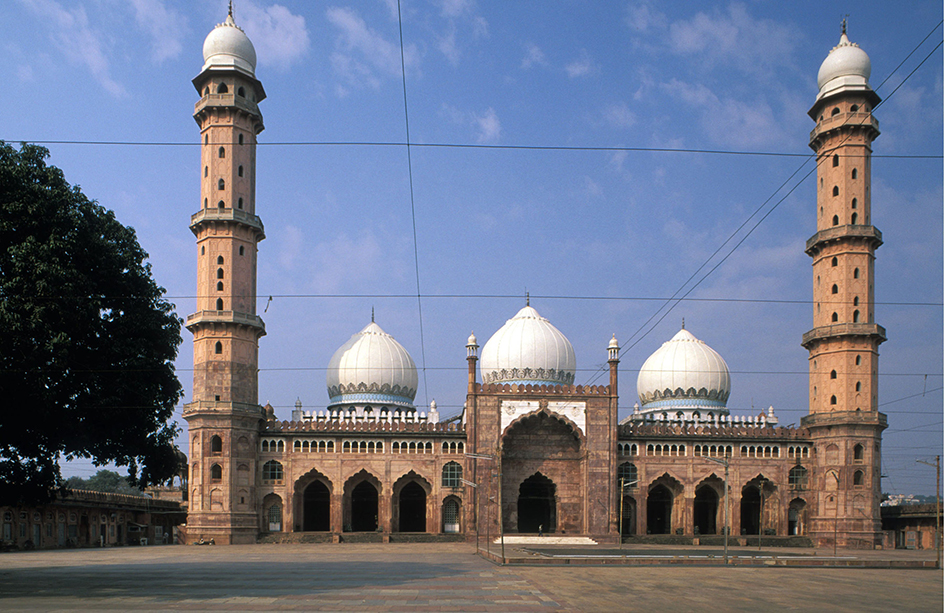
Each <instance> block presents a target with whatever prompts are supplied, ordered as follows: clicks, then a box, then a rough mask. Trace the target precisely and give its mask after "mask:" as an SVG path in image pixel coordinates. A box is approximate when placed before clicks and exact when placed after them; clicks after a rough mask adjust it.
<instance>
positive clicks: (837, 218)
mask: <svg viewBox="0 0 944 613" xmlns="http://www.w3.org/2000/svg"><path fill="white" fill-rule="evenodd" d="M220 182H221V183H222V182H223V179H220ZM220 189H223V188H222V187H221V188H220ZM833 225H834V226H838V225H839V215H833Z"/></svg>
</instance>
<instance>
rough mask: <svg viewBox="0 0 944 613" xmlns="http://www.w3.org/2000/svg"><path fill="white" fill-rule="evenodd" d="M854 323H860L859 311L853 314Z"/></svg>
mask: <svg viewBox="0 0 944 613" xmlns="http://www.w3.org/2000/svg"><path fill="white" fill-rule="evenodd" d="M852 322H853V323H859V311H853V312H852Z"/></svg>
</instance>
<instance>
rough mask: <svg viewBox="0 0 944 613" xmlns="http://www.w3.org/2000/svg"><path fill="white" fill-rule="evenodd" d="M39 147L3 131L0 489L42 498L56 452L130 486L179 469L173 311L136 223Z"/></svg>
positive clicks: (8, 494) (56, 477)
mask: <svg viewBox="0 0 944 613" xmlns="http://www.w3.org/2000/svg"><path fill="white" fill-rule="evenodd" d="M48 156H49V152H48V151H47V150H46V149H45V148H43V147H38V146H34V145H28V144H24V145H22V146H21V147H20V149H19V151H17V150H16V149H14V148H13V147H11V146H10V145H7V144H6V143H3V142H2V141H0V208H2V211H0V392H2V394H3V401H4V406H5V409H4V410H3V411H2V412H0V500H17V499H24V500H41V499H43V498H45V497H46V496H48V493H49V492H50V490H51V489H52V488H57V487H60V486H61V485H62V477H61V474H60V471H59V460H60V458H66V459H73V458H91V459H92V461H93V462H94V463H95V464H97V465H102V464H105V463H109V462H114V463H115V464H116V465H118V466H128V467H129V475H130V479H131V482H132V484H135V485H137V484H141V485H144V484H151V483H158V482H160V481H163V480H166V479H167V478H168V477H170V476H171V475H172V474H173V473H174V471H175V470H176V467H177V459H176V457H175V454H174V448H173V445H172V441H173V438H174V435H175V434H176V432H177V426H176V424H175V423H172V422H171V423H169V421H168V420H169V419H170V418H171V416H172V414H173V409H174V406H175V404H176V403H177V401H178V400H179V399H180V397H181V396H182V393H183V392H182V388H181V386H180V382H179V381H178V380H177V377H176V375H175V373H174V364H173V360H174V359H175V358H176V356H177V348H178V346H179V345H180V342H181V337H180V327H181V321H180V319H179V318H178V317H177V315H176V314H175V312H174V305H172V304H170V303H169V302H167V301H166V300H165V299H164V298H163V293H164V289H163V288H161V287H158V286H157V285H156V284H155V282H154V280H153V279H152V278H151V268H150V265H149V264H148V263H147V262H146V259H147V253H145V252H144V250H143V249H142V248H141V246H140V245H139V244H138V242H137V238H136V237H135V233H134V230H133V229H131V228H127V227H125V226H123V225H121V223H119V222H118V221H117V220H116V219H115V215H114V213H112V212H111V211H108V210H106V209H104V208H103V207H101V206H100V205H99V204H98V203H96V202H94V201H92V200H90V199H89V198H88V197H86V196H85V194H83V193H82V191H81V190H80V189H79V188H78V187H77V186H76V187H73V186H71V185H69V184H68V182H66V180H65V177H64V175H63V173H62V171H60V170H59V169H58V168H56V167H54V166H47V165H46V162H45V159H46V158H47V157H48ZM139 468H140V473H139Z"/></svg>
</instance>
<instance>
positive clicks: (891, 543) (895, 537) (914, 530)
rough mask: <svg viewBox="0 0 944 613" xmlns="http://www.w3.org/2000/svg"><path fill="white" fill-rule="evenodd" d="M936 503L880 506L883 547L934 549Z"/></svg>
mask: <svg viewBox="0 0 944 613" xmlns="http://www.w3.org/2000/svg"><path fill="white" fill-rule="evenodd" d="M937 517H938V515H937V504H935V503H930V504H904V505H898V506H883V507H882V530H883V531H884V532H885V547H887V548H895V549H934V545H935V534H934V524H935V522H936V521H937Z"/></svg>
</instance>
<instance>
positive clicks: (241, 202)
mask: <svg viewBox="0 0 944 613" xmlns="http://www.w3.org/2000/svg"><path fill="white" fill-rule="evenodd" d="M238 203H239V208H243V199H242V198H240V199H239V200H238Z"/></svg>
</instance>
